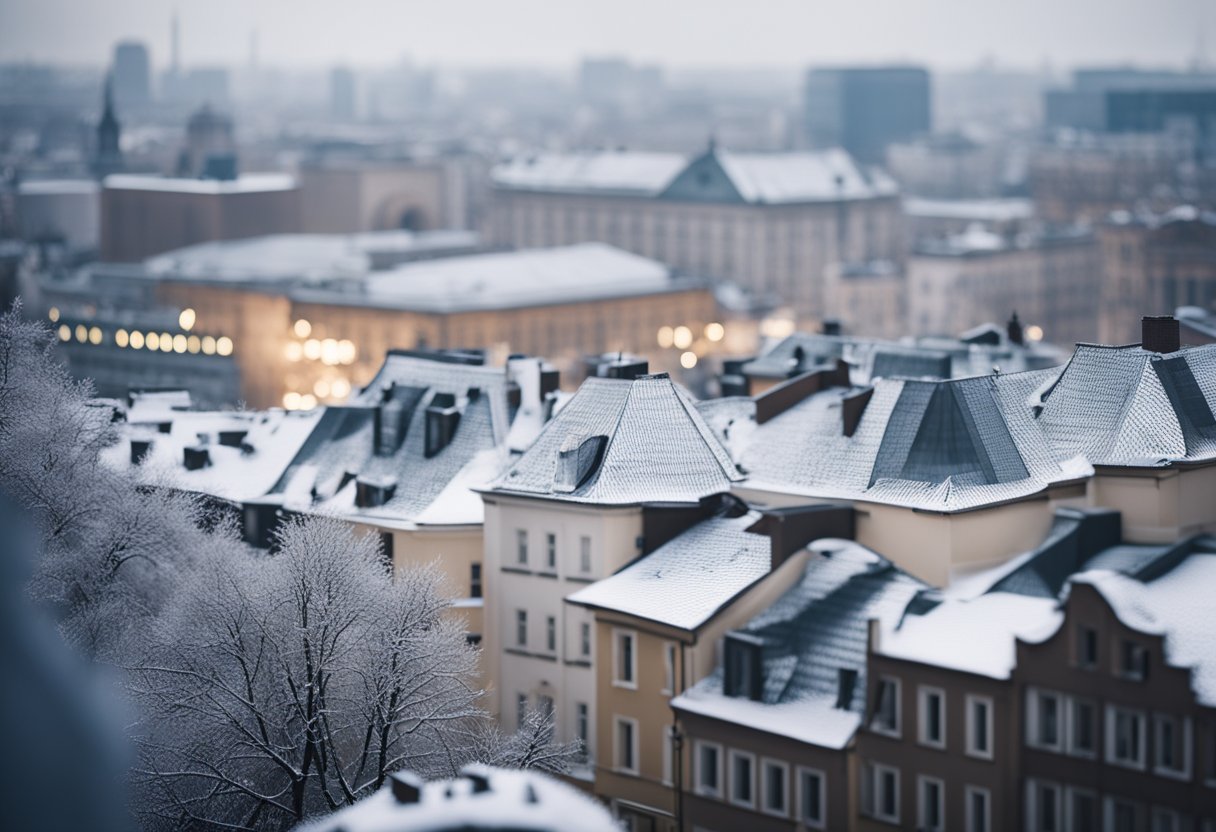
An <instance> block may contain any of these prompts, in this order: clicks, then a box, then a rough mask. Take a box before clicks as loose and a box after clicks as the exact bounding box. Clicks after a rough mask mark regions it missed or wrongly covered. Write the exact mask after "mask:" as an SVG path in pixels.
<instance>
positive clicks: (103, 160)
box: [93, 77, 122, 178]
mask: <svg viewBox="0 0 1216 832" xmlns="http://www.w3.org/2000/svg"><path fill="white" fill-rule="evenodd" d="M112 87H113V80H112V79H111V78H109V77H107V78H106V86H105V106H104V107H103V108H102V112H101V120H100V121H99V122H97V146H96V148H95V152H94V154H93V173H94V174H95V175H96V176H97V177H98V178H101V177H103V176H106V175H108V174H111V173H116V172H118V171H120V170H122V148H121V146H120V145H119V139H120V138H121V137H122V125H121V124H120V123H119V121H118V117H117V116H116V115H114V93H113V89H112Z"/></svg>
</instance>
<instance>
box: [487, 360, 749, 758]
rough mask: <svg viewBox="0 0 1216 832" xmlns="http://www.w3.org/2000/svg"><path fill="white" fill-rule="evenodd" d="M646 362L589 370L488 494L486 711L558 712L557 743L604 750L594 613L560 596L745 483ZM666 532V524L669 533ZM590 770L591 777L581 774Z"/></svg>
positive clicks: (507, 720)
mask: <svg viewBox="0 0 1216 832" xmlns="http://www.w3.org/2000/svg"><path fill="white" fill-rule="evenodd" d="M645 369H646V367H645V364H641V365H636V364H635V365H625V366H622V367H617V368H613V369H611V371H610V372H611V373H612V374H613V375H616V376H618V377H593V378H589V379H587V380H586V381H585V382H583V384H582V386H581V387H580V388H579V390H578V392H577V393H576V394H575V395H574V396H573V397H572V398H571V399H570V400H569V402H568V403H567V404H566V405H565V406H564V407H562V409H561V410H560V411H559V412H558V413H557V414H556V415H555V416H554V417H553V419H552V420H551V421H549V423H548V424H546V425H545V427H544V429H543V430H542V431H541V432H540V435H539V436H538V437H537V439H536V441H535V442H534V443H533V444H532V445H531V446H530V447H529V448H528V449H527V450H526V451H524V452H523V454H522V455H520V456H519V457H518V458H517V459H515V460H514V461H513V462H512V463H511V465H510V466H509V467H508V468H507V469H506V471H505V472H504V473H503V475H502V476H501V477H499V478H498V479H497V480H496V481H495V482H494V483H493V484H492V485H491V486H489V487H488V488H486V489H484V490H483V491H482V492H481V493H482V499H483V500H484V502H485V559H484V562H485V565H486V569H487V574H488V575H490V576H491V578H490V579H491V580H492V581H493V582H494V584H495V585H496V587H497V588H496V590H495V591H494V592H493V593H492V594H491V595H490V597H488V598H487V599H486V600H487V607H486V622H487V623H486V642H485V661H486V664H487V666H488V668H489V671H490V678H491V679H492V680H493V681H494V684H495V692H494V697H495V699H494V702H493V704H492V707H494V708H495V710H496V712H497V713H498V715H499V719H500V721H501V723H502V724H503V726H504V727H505V728H507V729H508V730H511V729H514V728H515V727H516V725H518V724H519V720H520V718H521V716H522V715H523V714H524V713H526V712H527V710H528V709H530V708H540V709H543V710H552V711H553V713H554V715H555V720H556V736H557V738H558V739H559V740H563V741H570V740H575V739H578V740H581V741H583V742H584V743H585V745H586V747H587V749H588V754H589V759H595V755H596V754H597V753H598V752H599V743H598V741H597V733H596V726H597V724H598V717H597V713H596V683H595V667H596V664H597V662H602V661H606V660H608V659H609V657H607V656H602V655H599V653H598V645H597V642H596V640H595V639H594V638H592V634H593V629H592V628H593V626H594V617H593V615H592V614H591V612H590V611H589V610H588V609H586V608H585V607H581V606H576V605H572V604H567V603H566V600H565V599H566V597H567V596H568V595H571V594H572V593H574V592H577V591H578V590H579V589H582V588H583V587H584V586H586V585H588V584H591V583H594V582H595V581H598V580H601V579H603V578H605V577H607V576H609V575H612V574H613V573H615V572H617V571H618V570H620V569H621V568H622V567H624V566H625V565H626V564H628V563H630V562H631V561H633V560H635V559H636V558H638V557H639V556H641V555H644V554H647V553H648V552H650V551H652V550H653V549H654V548H656V547H657V546H659V545H660V544H662V543H663V542H666V540H667V539H668V538H669V537H670V535H671V532H670V520H669V518H670V517H671V516H672V515H673V513H674V514H676V515H679V514H681V513H692V514H695V513H696V512H699V511H700V510H701V506H700V500H701V499H702V498H703V497H706V496H707V495H710V494H716V493H719V492H722V491H727V490H729V489H730V487H731V485H732V484H733V483H734V482H736V481H737V480H739V479H741V478H742V475H741V474H740V473H739V472H738V470H737V469H736V468H735V465H734V463H733V462H732V461H731V459H730V456H729V454H727V452H726V450H725V449H724V448H722V446H721V445H720V444H719V442H718V441H717V440H716V439H715V438H714V435H713V432H712V431H711V429H710V428H709V427H708V426H707V425H706V424H705V422H704V420H703V419H702V418H701V416H700V414H699V413H698V412H697V409H696V407H695V406H694V405H693V402H692V399H691V397H690V396H689V395H688V394H687V393H686V392H684V391H683V390H682V389H681V388H680V387H678V386H677V385H676V384H675V383H674V382H673V381H672V380H671V378H670V377H668V376H667V375H666V374H665V373H659V374H654V375H644V374H642V373H645ZM664 529H668V531H664ZM588 773H589V772H588Z"/></svg>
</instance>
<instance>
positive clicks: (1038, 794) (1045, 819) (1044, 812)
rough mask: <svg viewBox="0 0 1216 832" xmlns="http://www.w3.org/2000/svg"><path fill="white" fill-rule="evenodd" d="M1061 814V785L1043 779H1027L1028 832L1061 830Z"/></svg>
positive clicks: (1056, 831)
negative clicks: (1045, 781)
mask: <svg viewBox="0 0 1216 832" xmlns="http://www.w3.org/2000/svg"><path fill="white" fill-rule="evenodd" d="M1060 814H1061V813H1060V787H1059V786H1057V785H1056V784H1055V783H1044V782H1043V781H1042V780H1027V781H1026V829H1027V832H1060V829H1061V820H1062V818H1061V817H1060Z"/></svg>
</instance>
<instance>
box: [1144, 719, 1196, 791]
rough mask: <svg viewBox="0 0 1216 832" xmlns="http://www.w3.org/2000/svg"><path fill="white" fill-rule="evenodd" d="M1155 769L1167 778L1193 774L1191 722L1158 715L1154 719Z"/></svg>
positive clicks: (1184, 776)
mask: <svg viewBox="0 0 1216 832" xmlns="http://www.w3.org/2000/svg"><path fill="white" fill-rule="evenodd" d="M1153 757H1154V759H1153V768H1154V770H1155V771H1156V772H1157V773H1158V774H1163V775H1165V776H1166V777H1178V778H1186V777H1190V774H1191V721H1190V719H1179V718H1178V717H1174V716H1167V715H1165V714H1157V715H1156V716H1154V717H1153Z"/></svg>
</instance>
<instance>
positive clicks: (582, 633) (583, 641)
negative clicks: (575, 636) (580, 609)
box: [579, 621, 591, 658]
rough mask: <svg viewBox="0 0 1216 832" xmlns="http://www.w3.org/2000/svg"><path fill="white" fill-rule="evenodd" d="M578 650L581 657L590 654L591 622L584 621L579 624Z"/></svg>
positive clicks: (586, 656)
mask: <svg viewBox="0 0 1216 832" xmlns="http://www.w3.org/2000/svg"><path fill="white" fill-rule="evenodd" d="M579 650H580V651H581V652H582V655H583V658H588V657H590V656H591V624H590V622H587V621H584V622H583V623H582V624H580V625H579Z"/></svg>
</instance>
